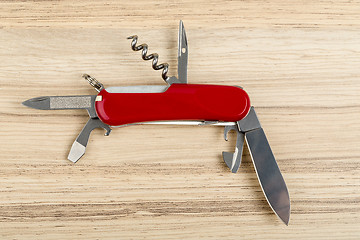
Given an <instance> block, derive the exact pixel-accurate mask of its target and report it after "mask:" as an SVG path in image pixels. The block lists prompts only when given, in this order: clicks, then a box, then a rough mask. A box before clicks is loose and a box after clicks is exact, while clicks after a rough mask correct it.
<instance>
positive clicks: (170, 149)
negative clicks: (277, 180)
mask: <svg viewBox="0 0 360 240" xmlns="http://www.w3.org/2000/svg"><path fill="white" fill-rule="evenodd" d="M359 12H360V1H309V0H303V1H283V0H281V1H280V0H274V1H267V0H260V1H249V0H245V1H222V2H219V1H205V0H201V1H190V0H188V1H145V0H140V1H106V2H102V1H82V0H80V1H1V2H0V92H1V99H0V146H1V151H0V193H1V197H0V236H1V239H199V238H202V239H359V238H360V217H359V216H360V215H359V214H360V197H359V193H360V177H359V176H360V94H359V93H360V14H359ZM179 19H182V20H183V21H184V24H185V27H186V31H187V36H188V42H189V52H190V53H189V54H190V55H189V68H188V79H189V82H191V83H209V84H226V85H241V86H242V87H244V89H245V90H246V91H247V92H248V93H249V95H250V97H251V100H252V104H253V105H254V106H255V107H256V109H257V112H258V115H259V118H260V121H261V123H262V125H263V127H264V129H265V131H266V133H267V136H268V139H269V141H270V144H271V147H272V150H273V152H274V153H275V156H276V158H277V161H278V164H279V167H280V169H281V171H282V173H283V176H284V178H285V180H286V183H287V186H288V189H289V192H290V197H291V218H290V225H289V226H288V227H286V226H285V225H284V224H282V223H281V221H280V220H278V219H277V217H276V216H275V215H274V214H273V213H272V211H271V209H270V207H269V206H268V204H267V203H266V200H265V199H264V196H263V194H262V192H261V189H260V187H259V184H258V182H257V179H256V175H255V172H254V169H253V166H252V164H251V160H250V157H249V153H248V151H247V150H245V152H244V156H243V164H242V165H241V167H240V170H239V173H238V174H231V173H230V172H229V170H228V169H226V167H225V164H224V163H223V162H222V159H221V151H223V150H226V151H231V150H233V147H234V144H235V142H234V141H235V136H234V135H231V141H230V142H225V141H224V140H223V129H222V128H220V127H205V126H204V127H171V126H133V127H127V128H121V129H115V130H114V131H113V132H112V133H111V135H110V136H109V137H104V136H103V131H101V130H95V131H94V132H93V134H92V136H91V140H90V142H89V146H88V149H87V153H86V155H85V157H84V158H82V159H81V160H80V161H79V162H78V163H77V164H76V165H73V164H72V163H70V162H69V161H67V160H66V157H67V154H68V151H69V149H70V146H71V144H72V142H73V140H74V139H75V137H76V136H77V134H78V132H79V131H80V130H81V129H82V126H83V125H84V124H85V122H86V120H87V114H86V112H84V111H76V110H71V111H40V110H34V109H29V108H25V107H23V106H22V105H21V102H22V101H24V100H26V99H28V98H31V97H36V96H42V95H77V94H94V93H95V92H94V90H92V89H91V88H90V87H89V86H88V84H87V83H86V82H85V81H84V80H83V79H81V75H82V74H83V73H88V74H90V75H93V76H94V77H96V78H97V79H98V80H100V81H101V82H103V83H104V85H105V86H126V85H141V84H150V85H155V84H162V80H161V77H160V73H159V72H155V71H153V70H152V69H151V67H150V63H149V62H144V61H142V60H141V58H140V54H139V53H134V52H132V51H131V50H130V42H129V40H126V37H127V36H129V35H133V34H137V35H139V40H140V42H146V43H148V44H149V46H150V51H152V52H157V53H159V54H160V61H167V62H169V63H170V73H171V74H175V73H176V54H177V49H176V48H177V27H178V21H179Z"/></svg>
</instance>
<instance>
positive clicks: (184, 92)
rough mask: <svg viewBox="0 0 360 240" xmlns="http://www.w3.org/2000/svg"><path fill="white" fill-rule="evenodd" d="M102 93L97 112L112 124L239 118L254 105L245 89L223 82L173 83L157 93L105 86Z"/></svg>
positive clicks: (233, 119)
mask: <svg viewBox="0 0 360 240" xmlns="http://www.w3.org/2000/svg"><path fill="white" fill-rule="evenodd" d="M98 96H101V97H98V98H97V100H96V102H95V109H96V112H97V115H98V117H99V118H100V120H101V121H103V122H104V123H106V124H108V125H110V126H119V125H124V124H130V123H139V122H150V121H168V120H205V121H226V122H235V121H239V120H241V119H243V118H244V117H245V116H246V115H247V113H248V112H249V109H250V99H249V96H248V95H247V93H246V92H245V91H244V90H243V89H241V88H239V87H234V86H223V85H196V84H172V85H171V86H170V87H169V88H168V89H166V91H164V92H155V93H110V92H108V91H106V89H104V90H102V91H101V92H100V93H99V94H98Z"/></svg>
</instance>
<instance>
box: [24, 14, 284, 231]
mask: <svg viewBox="0 0 360 240" xmlns="http://www.w3.org/2000/svg"><path fill="white" fill-rule="evenodd" d="M129 39H132V41H131V48H132V49H133V50H134V51H141V56H142V58H143V59H144V60H152V67H153V68H154V69H155V70H162V78H163V79H164V81H165V82H166V85H158V86H125V87H109V88H104V86H103V85H102V84H101V83H100V82H98V81H97V80H96V79H95V78H93V77H91V76H89V75H87V74H84V78H85V79H86V80H87V81H88V82H89V83H90V85H91V86H93V87H94V89H95V90H96V91H98V94H97V95H89V96H87V95H85V96H45V97H37V98H32V99H29V100H27V101H25V102H23V104H24V105H25V106H28V107H31V108H35V109H41V110H63V109H86V110H87V112H88V114H89V116H90V118H89V121H88V122H87V123H86V124H85V126H84V128H83V129H82V131H81V132H80V134H79V135H78V137H77V138H76V139H75V141H74V143H73V145H72V147H71V150H70V153H69V156H68V159H69V160H70V161H72V162H74V163H75V162H76V161H78V160H79V159H80V158H81V157H82V156H83V155H84V153H85V150H86V146H87V143H88V140H89V136H90V133H91V131H92V130H93V129H95V128H103V129H105V130H106V133H105V135H109V134H110V132H111V129H112V128H113V127H119V126H120V127H123V126H129V125H134V124H159V125H160V124H176V125H211V126H224V127H225V130H224V138H225V140H227V135H228V132H229V131H235V132H236V133H237V138H236V148H235V151H234V152H233V153H230V152H223V153H222V156H223V159H224V161H225V164H226V165H227V166H228V167H229V169H230V170H231V172H233V173H236V172H237V170H238V169H239V167H240V164H241V158H242V152H243V145H244V142H246V144H247V146H248V149H249V152H250V155H251V159H252V162H253V164H254V167H255V170H256V174H257V178H258V180H259V183H260V186H261V188H262V190H263V192H264V195H265V197H266V199H267V201H268V203H269V205H270V207H271V208H272V209H273V211H274V212H275V213H276V215H277V216H278V217H279V218H280V219H281V220H282V221H283V222H284V223H285V224H288V222H289V218H290V199H289V193H288V190H287V187H286V184H285V181H284V179H283V177H282V175H281V172H280V170H279V167H278V165H277V163H276V160H275V157H274V155H273V153H272V151H271V148H270V145H269V143H268V141H267V139H266V136H265V133H264V130H263V129H262V127H261V125H260V122H259V119H258V117H257V115H256V113H255V109H254V107H252V106H251V105H250V99H249V96H248V95H247V93H246V92H245V91H244V90H243V89H242V88H241V87H237V86H224V85H202V84H199V85H196V84H188V83H187V62H188V53H189V51H188V43H187V38H186V33H185V28H184V25H183V22H182V21H180V26H179V40H178V43H179V46H178V76H177V77H175V76H173V77H168V76H167V72H168V68H169V65H168V64H167V63H162V64H159V63H158V59H159V56H158V54H156V53H152V54H148V45H147V44H140V45H137V41H138V36H136V35H134V36H131V37H129Z"/></svg>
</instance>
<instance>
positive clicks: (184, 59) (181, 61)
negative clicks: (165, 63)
mask: <svg viewBox="0 0 360 240" xmlns="http://www.w3.org/2000/svg"><path fill="white" fill-rule="evenodd" d="M178 44H179V46H178V79H179V82H180V83H184V84H186V83H187V63H188V55H189V51H188V43H187V39H186V32H185V27H184V23H183V21H181V20H180V23H179V40H178Z"/></svg>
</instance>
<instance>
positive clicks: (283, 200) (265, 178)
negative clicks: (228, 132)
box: [238, 107, 290, 225]
mask: <svg viewBox="0 0 360 240" xmlns="http://www.w3.org/2000/svg"><path fill="white" fill-rule="evenodd" d="M238 127H239V129H240V131H241V132H243V133H245V141H246V144H247V146H248V149H249V152H250V155H251V159H252V162H253V164H254V168H255V171H256V175H257V177H258V180H259V183H260V186H261V189H262V191H263V193H264V195H265V198H266V200H267V201H268V203H269V205H270V207H271V208H272V210H273V211H274V212H275V214H276V215H277V216H278V217H279V218H280V219H281V220H282V221H283V222H284V223H285V224H286V225H288V223H289V219H290V197H289V192H288V189H287V187H286V184H285V181H284V178H283V176H282V175H281V172H280V169H279V167H278V165H277V163H276V160H275V157H274V154H273V153H272V151H271V148H270V145H269V142H268V140H267V138H266V136H265V133H264V130H263V129H262V128H261V125H260V122H259V119H258V118H257V116H256V113H255V110H254V107H251V109H250V111H249V113H248V115H247V116H246V117H245V118H244V119H243V120H241V121H239V122H238Z"/></svg>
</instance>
